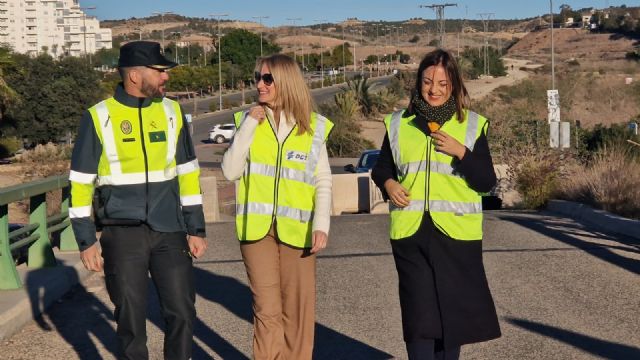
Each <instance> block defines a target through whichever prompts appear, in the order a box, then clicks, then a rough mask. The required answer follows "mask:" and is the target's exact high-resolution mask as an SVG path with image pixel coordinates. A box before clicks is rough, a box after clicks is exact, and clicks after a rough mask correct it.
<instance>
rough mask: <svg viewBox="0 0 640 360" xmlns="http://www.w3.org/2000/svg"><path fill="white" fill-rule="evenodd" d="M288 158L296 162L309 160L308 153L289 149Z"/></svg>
mask: <svg viewBox="0 0 640 360" xmlns="http://www.w3.org/2000/svg"><path fill="white" fill-rule="evenodd" d="M287 160H289V161H295V162H300V163H303V162H307V154H306V153H303V152H300V151H293V150H289V151H287Z"/></svg>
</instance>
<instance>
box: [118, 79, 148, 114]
mask: <svg viewBox="0 0 640 360" xmlns="http://www.w3.org/2000/svg"><path fill="white" fill-rule="evenodd" d="M113 98H114V99H116V101H118V102H119V103H121V104H122V105H125V106H129V107H135V108H137V107H147V106H149V105H151V103H152V102H153V100H155V99H153V98H139V97H136V96H133V95H129V94H128V93H127V92H126V91H125V90H124V86H123V85H122V83H119V84H118V86H117V87H116V92H115V94H114V95H113Z"/></svg>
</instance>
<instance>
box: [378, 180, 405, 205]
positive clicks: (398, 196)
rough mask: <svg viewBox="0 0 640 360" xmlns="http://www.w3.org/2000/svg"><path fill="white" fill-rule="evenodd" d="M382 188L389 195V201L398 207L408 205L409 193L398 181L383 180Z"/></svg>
mask: <svg viewBox="0 0 640 360" xmlns="http://www.w3.org/2000/svg"><path fill="white" fill-rule="evenodd" d="M384 189H385V191H386V192H387V195H389V199H391V202H393V204H394V205H395V206H397V207H399V208H403V207H407V206H409V201H411V198H410V196H411V194H410V193H409V191H408V190H407V189H405V188H404V186H402V185H400V183H399V182H397V181H395V180H393V179H389V180H387V181H385V182H384Z"/></svg>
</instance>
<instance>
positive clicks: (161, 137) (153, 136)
mask: <svg viewBox="0 0 640 360" xmlns="http://www.w3.org/2000/svg"><path fill="white" fill-rule="evenodd" d="M164 141H167V135H166V134H165V132H164V131H152V132H150V133H149V142H152V143H154V142H164Z"/></svg>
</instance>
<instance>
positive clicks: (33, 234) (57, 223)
mask: <svg viewBox="0 0 640 360" xmlns="http://www.w3.org/2000/svg"><path fill="white" fill-rule="evenodd" d="M58 189H62V201H61V204H60V213H59V214H56V215H52V216H49V217H47V200H46V194H47V192H49V191H55V190H58ZM24 199H29V223H28V224H25V225H24V226H22V227H20V228H18V229H16V230H13V231H11V232H9V204H10V203H13V202H16V201H21V200H24ZM70 224H71V222H70V220H69V179H68V177H67V176H53V177H48V178H46V179H42V180H37V181H33V182H30V183H27V184H21V185H14V186H10V187H7V188H3V189H0V290H10V289H18V288H20V287H22V281H21V280H20V276H19V274H18V271H17V269H16V264H17V262H18V260H19V258H20V257H22V254H23V253H24V252H25V250H26V263H27V266H28V267H30V268H43V267H53V266H56V265H57V263H56V259H55V257H54V255H53V248H52V244H51V235H59V239H60V243H59V245H58V246H59V249H60V250H62V251H72V250H78V245H77V244H76V241H75V237H74V236H73V231H72V230H71V227H70V226H69V225H70Z"/></svg>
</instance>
